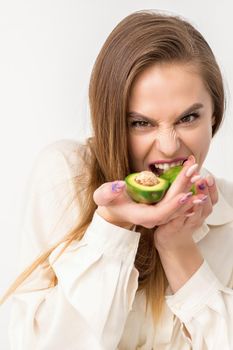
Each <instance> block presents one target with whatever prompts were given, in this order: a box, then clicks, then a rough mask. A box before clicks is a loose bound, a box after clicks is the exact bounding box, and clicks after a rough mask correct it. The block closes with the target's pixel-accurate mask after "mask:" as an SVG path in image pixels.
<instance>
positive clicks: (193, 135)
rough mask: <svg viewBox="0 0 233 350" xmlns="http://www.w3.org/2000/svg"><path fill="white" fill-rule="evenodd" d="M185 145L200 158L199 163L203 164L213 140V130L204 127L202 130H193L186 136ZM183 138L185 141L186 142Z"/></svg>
mask: <svg viewBox="0 0 233 350" xmlns="http://www.w3.org/2000/svg"><path fill="white" fill-rule="evenodd" d="M184 138H185V144H186V145H187V146H188V147H189V149H190V150H192V152H193V154H194V155H196V157H198V159H197V161H198V162H199V163H200V164H202V163H203V161H204V159H205V157H206V154H207V152H208V149H209V146H210V142H211V139H212V128H211V127H209V125H204V126H202V127H201V128H198V129H196V130H192V131H191V132H190V133H188V134H186V135H185V137H184ZM184 138H183V140H184Z"/></svg>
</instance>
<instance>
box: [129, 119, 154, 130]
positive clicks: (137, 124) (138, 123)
mask: <svg viewBox="0 0 233 350" xmlns="http://www.w3.org/2000/svg"><path fill="white" fill-rule="evenodd" d="M129 126H130V127H131V128H146V127H148V126H150V123H149V122H147V121H145V120H132V121H130V122H129Z"/></svg>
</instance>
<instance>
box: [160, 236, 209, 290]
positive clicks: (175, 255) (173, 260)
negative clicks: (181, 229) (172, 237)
mask: <svg viewBox="0 0 233 350" xmlns="http://www.w3.org/2000/svg"><path fill="white" fill-rule="evenodd" d="M158 253H159V256H160V259H161V263H162V265H163V268H164V271H165V274H166V276H167V279H168V282H169V285H170V287H171V289H172V291H173V292H174V293H175V292H176V291H177V290H178V289H180V288H181V287H182V286H183V285H184V284H185V283H186V282H187V281H188V279H189V278H191V276H192V275H193V274H194V273H195V272H196V271H197V270H198V269H199V268H200V266H201V265H202V263H203V261H204V259H203V257H202V255H201V253H200V251H199V249H198V247H197V245H196V244H195V243H194V242H193V244H190V245H187V246H182V247H179V248H177V249H174V250H167V251H166V250H165V249H162V250H161V249H160V250H158Z"/></svg>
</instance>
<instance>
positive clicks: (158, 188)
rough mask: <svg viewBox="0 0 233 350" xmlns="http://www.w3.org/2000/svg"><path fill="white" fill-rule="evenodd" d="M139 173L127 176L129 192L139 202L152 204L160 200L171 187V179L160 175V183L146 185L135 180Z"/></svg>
mask: <svg viewBox="0 0 233 350" xmlns="http://www.w3.org/2000/svg"><path fill="white" fill-rule="evenodd" d="M138 174H139V173H133V174H129V175H128V176H127V177H126V178H125V182H126V188H127V192H128V194H129V195H130V197H131V198H132V199H133V200H135V201H136V202H139V203H146V204H152V203H156V202H159V201H160V200H161V199H162V198H163V196H164V194H165V192H166V191H167V189H168V187H169V181H167V180H165V179H162V178H160V177H158V181H159V183H157V184H156V185H154V186H145V185H141V184H139V183H138V182H136V181H135V178H136V176H137V175H138Z"/></svg>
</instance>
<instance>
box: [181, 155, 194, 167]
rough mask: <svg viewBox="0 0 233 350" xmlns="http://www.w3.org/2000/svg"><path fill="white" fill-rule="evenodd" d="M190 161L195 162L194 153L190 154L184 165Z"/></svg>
mask: <svg viewBox="0 0 233 350" xmlns="http://www.w3.org/2000/svg"><path fill="white" fill-rule="evenodd" d="M189 162H191V163H193V162H195V158H194V156H193V155H191V156H189V157H188V159H187V160H186V161H185V162H184V164H183V165H187V163H189Z"/></svg>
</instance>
